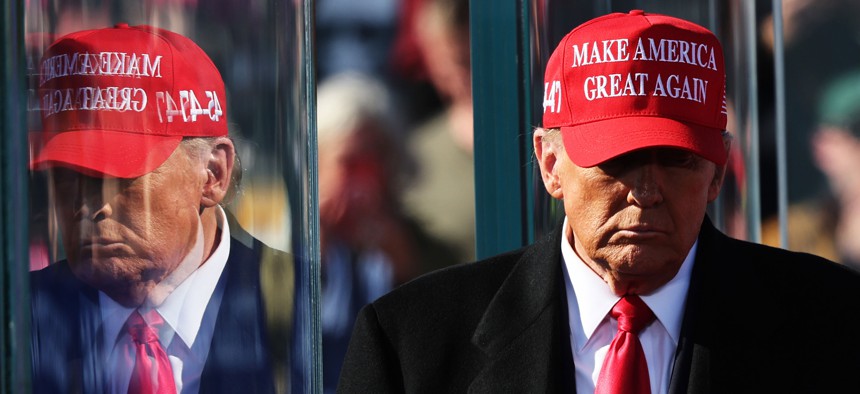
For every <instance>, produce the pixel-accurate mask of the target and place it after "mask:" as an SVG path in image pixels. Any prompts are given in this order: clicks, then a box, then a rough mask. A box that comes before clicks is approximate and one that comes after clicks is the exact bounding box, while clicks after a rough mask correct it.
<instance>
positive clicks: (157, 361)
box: [126, 310, 176, 394]
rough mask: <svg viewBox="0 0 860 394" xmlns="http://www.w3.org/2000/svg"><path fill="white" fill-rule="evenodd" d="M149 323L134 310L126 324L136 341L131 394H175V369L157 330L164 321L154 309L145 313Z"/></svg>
mask: <svg viewBox="0 0 860 394" xmlns="http://www.w3.org/2000/svg"><path fill="white" fill-rule="evenodd" d="M146 317H147V320H148V321H149V324H147V322H146V321H145V320H144V319H143V316H141V315H140V312H138V311H134V313H132V314H131V316H129V318H128V321H127V322H126V328H127V329H128V332H129V334H131V338H132V340H134V347H135V349H136V353H137V355H136V356H135V360H134V370H133V371H132V372H131V380H130V381H129V383H128V392H129V394H176V385H175V383H174V382H173V369H172V368H170V361H169V360H168V359H167V353H166V352H165V351H164V348H163V347H161V343H159V342H158V332H157V330H158V328H159V327H161V325H162V324H164V319H162V318H161V315H159V314H158V312H156V311H155V310H151V311H149V312H148V313H147V314H146Z"/></svg>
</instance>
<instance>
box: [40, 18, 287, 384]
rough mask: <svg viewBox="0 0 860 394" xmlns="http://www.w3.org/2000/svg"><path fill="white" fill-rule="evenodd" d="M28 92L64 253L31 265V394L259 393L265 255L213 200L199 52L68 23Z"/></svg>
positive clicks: (229, 174) (217, 130)
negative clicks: (33, 93)
mask: <svg viewBox="0 0 860 394" xmlns="http://www.w3.org/2000/svg"><path fill="white" fill-rule="evenodd" d="M38 97H39V100H40V103H41V108H42V120H43V124H42V131H40V132H35V133H33V138H32V139H33V143H34V155H33V157H32V160H31V163H30V165H31V168H33V169H34V170H45V171H47V175H48V179H49V185H50V186H49V188H50V189H49V190H50V191H51V193H52V195H51V199H52V203H53V204H52V205H53V209H54V210H55V212H56V214H57V218H58V224H59V229H60V233H61V238H62V241H63V248H64V251H65V255H66V260H63V261H61V262H59V263H56V264H52V265H50V266H48V267H47V268H45V269H43V270H41V271H38V272H34V273H33V275H32V289H33V293H32V308H33V324H32V331H33V373H34V375H33V388H34V392H51V393H56V392H92V393H96V392H98V393H102V392H110V393H125V392H135V393H138V392H140V393H149V392H153V393H154V392H158V393H179V392H182V393H197V392H201V393H209V392H240V391H242V392H271V391H273V389H274V387H273V375H272V370H271V360H270V356H269V354H268V352H267V346H268V340H267V335H266V331H265V330H264V328H265V327H266V326H265V321H264V319H265V316H264V313H263V308H264V305H263V300H262V296H261V294H260V261H261V256H262V255H266V256H281V254H279V253H278V252H275V251H273V250H271V249H269V248H267V247H265V246H264V245H262V244H261V243H259V241H256V240H253V241H252V243H251V245H250V246H246V245H245V244H243V243H242V242H239V241H238V240H237V238H235V236H236V234H237V233H238V232H239V231H241V229H238V228H235V227H234V228H230V225H229V224H228V221H227V216H226V213H225V211H224V210H223V209H222V208H221V206H220V204H221V203H222V202H224V201H225V200H226V199H227V197H228V196H229V194H230V193H231V189H232V188H234V187H235V185H233V183H235V182H236V180H237V179H238V174H239V173H240V172H241V170H240V169H239V168H237V167H236V164H235V163H238V160H237V158H236V151H235V148H234V145H233V142H232V140H231V139H230V138H229V137H228V132H227V103H226V101H225V100H226V92H225V88H224V83H223V81H222V79H221V76H220V74H219V72H218V70H217V69H216V68H215V66H214V64H213V63H212V61H211V60H210V59H209V57H208V56H206V54H205V53H204V52H203V50H201V49H200V48H199V47H198V46H197V45H196V44H194V43H193V42H192V41H190V40H189V39H188V38H185V37H183V36H180V35H178V34H175V33H172V32H169V31H166V30H162V29H158V28H154V27H149V26H128V25H126V24H120V25H117V26H115V27H114V28H106V29H98V30H88V31H81V32H76V33H72V34H69V35H66V36H64V37H62V38H60V39H59V40H57V41H56V42H55V43H54V44H52V45H51V46H50V47H49V48H48V50H47V52H46V53H45V54H44V56H43V58H42V62H41V70H40V80H39V86H38ZM278 258H283V256H281V257H278Z"/></svg>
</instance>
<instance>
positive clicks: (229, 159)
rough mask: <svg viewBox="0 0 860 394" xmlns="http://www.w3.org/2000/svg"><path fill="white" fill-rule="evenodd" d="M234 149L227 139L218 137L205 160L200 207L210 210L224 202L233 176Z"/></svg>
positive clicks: (231, 142)
mask: <svg viewBox="0 0 860 394" xmlns="http://www.w3.org/2000/svg"><path fill="white" fill-rule="evenodd" d="M235 159H236V148H235V147H234V146H233V141H231V140H230V139H229V138H227V137H218V138H217V139H216V140H215V143H214V144H213V145H212V151H211V152H209V153H208V155H207V159H206V176H207V179H206V183H204V184H203V196H202V198H201V202H200V203H201V205H203V206H204V207H206V208H211V207H214V206H215V205H217V204H218V203H220V202H221V201H222V200H224V196H226V195H227V191H228V189H229V188H230V180H231V179H232V176H233V163H234V160H235Z"/></svg>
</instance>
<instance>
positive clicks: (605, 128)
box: [561, 116, 728, 167]
mask: <svg viewBox="0 0 860 394" xmlns="http://www.w3.org/2000/svg"><path fill="white" fill-rule="evenodd" d="M561 134H562V139H563V140H564V149H565V150H566V151H567V155H568V157H570V160H571V161H573V163H574V164H576V165H577V166H580V167H593V166H596V165H598V164H600V163H602V162H604V161H606V160H609V159H612V158H614V157H616V156H620V155H623V154H625V153H628V152H632V151H634V150H637V149H643V148H652V147H671V148H680V149H684V150H688V151H691V152H693V153H695V154H698V155H699V156H701V157H703V158H705V159H707V160H710V161H712V162H714V163H716V164H717V165H723V164H725V163H726V158H727V157H728V152H726V149H725V148H724V145H723V137H722V130H719V129H714V128H709V127H704V126H700V125H695V124H690V123H686V122H680V121H677V120H674V119H667V118H660V117H653V116H630V117H623V118H613V119H607V120H601V121H596V122H590V123H587V124H582V125H576V126H566V127H562V128H561Z"/></svg>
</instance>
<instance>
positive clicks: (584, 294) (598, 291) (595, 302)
mask: <svg viewBox="0 0 860 394" xmlns="http://www.w3.org/2000/svg"><path fill="white" fill-rule="evenodd" d="M563 231H564V236H563V237H561V255H562V259H563V260H564V264H565V266H566V267H567V272H568V276H569V279H570V282H571V284H572V286H573V291H574V294H575V296H576V301H577V302H576V305H577V307H578V310H579V318H580V322H581V324H582V329H583V331H584V334H585V337H586V339H587V338H591V335H592V334H593V333H594V331H595V330H596V329H597V327H598V326H599V325H600V323H601V322H602V321H603V319H604V318H605V317H606V315H607V314H608V313H609V311H610V310H611V309H612V307H613V306H614V305H615V303H616V302H618V300H619V299H621V298H620V297H619V296H617V295H615V293H613V292H612V291H610V290H609V286H607V285H606V283H605V282H604V281H603V278H601V277H600V276H598V275H597V274H596V273H594V271H592V270H591V268H589V267H588V266H587V265H586V264H585V262H583V261H582V259H580V258H579V256H578V255H577V254H576V252H574V251H573V246H572V245H571V244H570V239H571V237H570V235H571V232H572V231H573V230H571V229H570V227H569V226H568V222H567V217H565V219H564V227H563ZM697 246H698V241H696V242H695V243H694V244H693V247H692V248H690V251H689V252H688V253H687V257H686V258H685V259H684V262H683V263H682V264H681V268H680V269H679V270H678V273H677V274H675V277H674V278H672V279H671V280H670V281H669V282H668V283H666V284H665V285H663V286H661V287H660V288H659V289H657V291H655V292H654V293H652V294H649V295H643V296H641V298H642V300H643V301H645V304H647V305H648V307H649V308H651V310H652V311H653V312H654V315H655V316H657V320H659V321H660V323H661V324H662V325H663V326H664V327H665V328H666V330H667V331H668V332H669V335H670V336H671V337H672V340H674V341H675V344H676V345H677V344H678V339H679V338H680V335H681V322H682V317H683V313H684V304H685V301H686V298H687V289H689V287H690V275H691V273H692V268H693V260H694V259H695V256H696V248H697ZM584 300H588V302H583V301H584ZM584 345H585V344H584V343H583V344H581V346H584ZM581 346H580V347H581Z"/></svg>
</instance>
